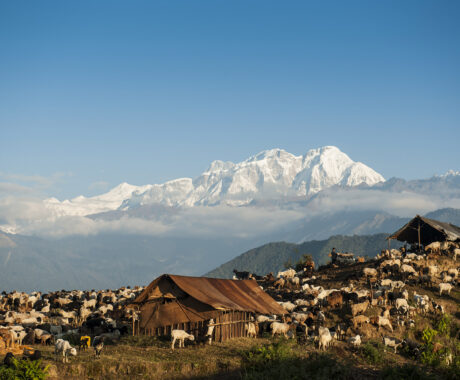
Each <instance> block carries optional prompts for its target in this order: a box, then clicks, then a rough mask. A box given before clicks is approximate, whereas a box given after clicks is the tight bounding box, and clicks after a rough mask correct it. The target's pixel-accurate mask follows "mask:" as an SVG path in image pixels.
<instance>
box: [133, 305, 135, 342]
mask: <svg viewBox="0 0 460 380" xmlns="http://www.w3.org/2000/svg"><path fill="white" fill-rule="evenodd" d="M134 313H135V311H134V309H133V336H134Z"/></svg>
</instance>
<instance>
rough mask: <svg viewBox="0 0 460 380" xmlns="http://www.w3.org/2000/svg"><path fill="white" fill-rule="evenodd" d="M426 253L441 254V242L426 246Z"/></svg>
mask: <svg viewBox="0 0 460 380" xmlns="http://www.w3.org/2000/svg"><path fill="white" fill-rule="evenodd" d="M425 251H427V252H428V251H430V252H440V251H441V242H439V241H435V242H433V243H431V244H428V245H427V246H425Z"/></svg>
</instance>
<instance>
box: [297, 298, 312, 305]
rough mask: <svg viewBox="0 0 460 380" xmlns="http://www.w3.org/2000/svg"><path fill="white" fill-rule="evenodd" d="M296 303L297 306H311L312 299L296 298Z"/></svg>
mask: <svg viewBox="0 0 460 380" xmlns="http://www.w3.org/2000/svg"><path fill="white" fill-rule="evenodd" d="M294 303H295V304H296V306H310V301H308V300H303V299H298V300H295V301H294Z"/></svg>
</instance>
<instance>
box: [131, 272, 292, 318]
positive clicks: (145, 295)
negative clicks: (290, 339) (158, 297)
mask: <svg viewBox="0 0 460 380" xmlns="http://www.w3.org/2000/svg"><path fill="white" fill-rule="evenodd" d="M163 281H168V282H169V281H172V282H173V283H174V284H175V285H177V287H179V288H180V289H181V290H182V291H183V292H184V293H187V294H188V295H190V296H191V297H193V298H195V299H197V300H198V301H200V302H202V303H205V304H207V305H210V306H211V307H213V308H214V309H217V310H239V311H249V312H256V313H262V314H286V310H285V309H284V308H282V307H281V306H280V305H279V304H278V303H277V302H276V301H275V300H274V299H273V298H272V297H270V296H269V295H268V294H267V293H265V292H264V291H263V290H262V289H261V288H260V287H259V285H257V282H256V281H254V280H226V279H220V278H209V277H189V276H177V275H172V274H164V275H162V276H160V277H158V278H157V279H155V280H153V281H152V282H151V283H150V285H149V286H147V287H146V288H145V289H144V291H143V292H142V293H141V294H140V295H139V296H138V297H137V298H136V299H135V300H134V302H133V303H135V304H142V303H144V302H145V301H147V300H148V299H149V295H150V293H151V292H152V291H153V290H154V289H158V288H159V286H157V285H160V284H161V282H163Z"/></svg>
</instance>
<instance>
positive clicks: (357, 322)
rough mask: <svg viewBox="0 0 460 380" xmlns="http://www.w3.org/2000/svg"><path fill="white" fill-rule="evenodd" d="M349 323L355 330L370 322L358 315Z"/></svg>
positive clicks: (363, 316) (367, 318)
mask: <svg viewBox="0 0 460 380" xmlns="http://www.w3.org/2000/svg"><path fill="white" fill-rule="evenodd" d="M351 321H352V322H353V327H354V328H355V329H357V328H358V326H361V325H362V324H363V323H369V322H370V320H369V317H366V316H365V315H358V316H356V317H354V318H352V319H351Z"/></svg>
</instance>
